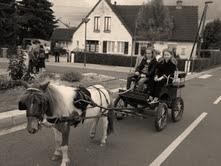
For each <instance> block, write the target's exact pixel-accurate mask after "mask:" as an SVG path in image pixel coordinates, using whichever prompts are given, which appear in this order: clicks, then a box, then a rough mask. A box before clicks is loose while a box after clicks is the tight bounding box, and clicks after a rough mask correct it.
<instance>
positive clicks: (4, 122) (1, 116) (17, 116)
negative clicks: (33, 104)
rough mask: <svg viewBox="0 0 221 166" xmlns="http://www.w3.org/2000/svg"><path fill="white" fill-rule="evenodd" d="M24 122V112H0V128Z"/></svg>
mask: <svg viewBox="0 0 221 166" xmlns="http://www.w3.org/2000/svg"><path fill="white" fill-rule="evenodd" d="M24 123H26V112H25V111H19V110H13V111H8V112H3V113H0V130H3V129H9V128H12V127H14V126H18V125H21V124H24Z"/></svg>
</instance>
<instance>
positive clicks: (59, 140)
mask: <svg viewBox="0 0 221 166" xmlns="http://www.w3.org/2000/svg"><path fill="white" fill-rule="evenodd" d="M53 132H54V136H55V151H54V154H53V156H52V158H51V160H52V161H57V160H60V159H61V158H62V153H61V148H60V147H61V144H62V133H61V132H60V131H59V129H58V128H57V127H55V128H54V127H53Z"/></svg>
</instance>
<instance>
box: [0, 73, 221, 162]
mask: <svg viewBox="0 0 221 166" xmlns="http://www.w3.org/2000/svg"><path fill="white" fill-rule="evenodd" d="M112 74H116V75H117V76H119V77H124V76H123V75H121V74H117V73H112ZM211 75H212V76H211V77H209V78H205V79H200V78H195V79H193V80H190V81H188V82H187V83H186V88H185V89H184V91H183V92H182V96H183V98H184V101H185V113H184V115H183V119H182V121H180V122H179V123H175V124H174V123H172V122H171V121H170V122H169V124H168V127H167V128H166V129H165V130H164V131H162V132H160V133H158V132H156V131H155V129H154V125H153V119H152V118H148V119H145V120H140V119H132V118H129V119H127V120H124V121H120V122H116V123H115V133H114V134H113V135H111V136H110V137H109V140H108V144H107V146H106V147H100V146H98V144H99V143H98V140H99V138H100V135H98V136H97V137H96V139H95V140H94V141H90V139H89V137H88V129H89V128H88V126H86V125H85V126H81V127H78V128H72V130H71V138H70V157H71V160H72V162H71V165H77V166H88V165H94V166H104V165H105V166H134V165H137V166H144V165H149V164H150V163H151V162H152V161H153V160H154V159H156V158H157V157H158V156H159V155H160V154H161V153H162V152H163V151H164V149H165V148H167V147H168V146H169V145H170V144H171V143H172V142H173V141H174V140H175V139H176V138H177V137H178V136H180V134H181V133H182V132H183V131H184V130H185V129H186V128H188V127H189V125H190V124H191V123H192V122H193V121H195V119H197V118H198V117H199V116H200V115H201V114H202V113H203V112H207V113H208V116H206V118H205V119H204V120H202V122H201V123H200V124H199V126H197V127H196V128H195V130H193V131H192V132H191V133H190V135H189V136H188V137H187V138H186V139H185V140H184V141H183V142H182V143H181V144H180V146H178V147H177V148H176V149H175V150H174V151H173V152H172V153H171V155H170V156H169V157H168V158H167V159H166V160H165V161H164V162H163V164H162V165H165V166H177V165H179V166H186V165H188V166H189V165H193V166H199V165H200V166H208V165H209V166H212V165H214V166H219V165H220V163H221V158H220V150H221V145H220V140H221V134H220V131H221V130H220V129H221V121H220V117H221V112H220V108H221V106H220V105H221V103H218V104H217V105H214V104H213V102H214V101H215V100H216V99H217V98H218V97H219V96H221V87H220V83H221V80H220V79H221V70H219V71H216V72H213V73H211ZM116 85H117V83H115V86H116ZM53 145H54V142H53V135H52V132H51V130H50V129H46V128H44V129H43V130H42V131H40V132H39V133H38V134H36V135H29V134H28V133H27V132H26V131H19V132H16V133H12V134H9V135H5V136H1V139H0V147H1V148H0V165H1V166H37V165H39V166H51V165H53V166H57V165H59V162H55V163H54V162H52V161H50V159H49V158H50V156H51V155H52V153H53V147H54V146H53Z"/></svg>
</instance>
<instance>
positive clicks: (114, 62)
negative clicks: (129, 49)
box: [74, 52, 136, 67]
mask: <svg viewBox="0 0 221 166" xmlns="http://www.w3.org/2000/svg"><path fill="white" fill-rule="evenodd" d="M74 61H75V62H77V63H84V52H75V56H74ZM131 62H132V64H131ZM86 63H89V64H102V65H111V66H124V67H130V66H135V63H136V56H133V57H131V56H124V55H112V54H100V53H89V52H87V53H86Z"/></svg>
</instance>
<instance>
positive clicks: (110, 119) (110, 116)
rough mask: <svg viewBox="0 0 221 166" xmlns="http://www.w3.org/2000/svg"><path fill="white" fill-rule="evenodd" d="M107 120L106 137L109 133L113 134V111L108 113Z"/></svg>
mask: <svg viewBox="0 0 221 166" xmlns="http://www.w3.org/2000/svg"><path fill="white" fill-rule="evenodd" d="M107 120H108V125H107V135H110V134H111V133H113V132H114V111H112V110H109V111H108V113H107Z"/></svg>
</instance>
